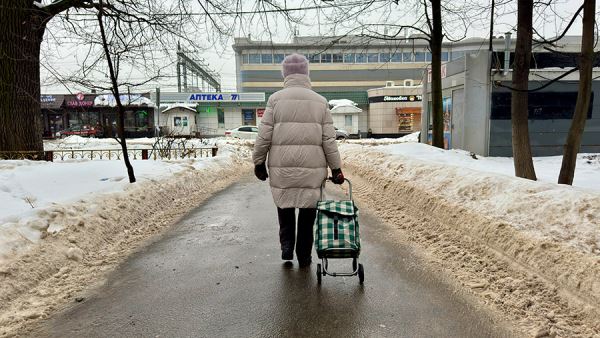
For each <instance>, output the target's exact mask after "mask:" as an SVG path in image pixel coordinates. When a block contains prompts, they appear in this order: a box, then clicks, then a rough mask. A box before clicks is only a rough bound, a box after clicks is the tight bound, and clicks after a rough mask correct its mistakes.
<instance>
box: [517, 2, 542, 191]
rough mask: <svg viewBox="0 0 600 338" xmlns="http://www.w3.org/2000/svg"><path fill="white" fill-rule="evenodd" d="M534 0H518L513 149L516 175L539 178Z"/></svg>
mask: <svg viewBox="0 0 600 338" xmlns="http://www.w3.org/2000/svg"><path fill="white" fill-rule="evenodd" d="M532 16H533V1H532V0H518V18H517V45H516V48H515V62H514V66H513V74H512V87H513V91H512V102H511V116H512V148H513V158H514V165H515V175H516V176H518V177H523V178H528V179H530V180H536V176H535V169H534V167H533V159H532V156H531V145H530V142H529V124H528V123H529V116H528V115H529V114H528V105H529V99H528V92H527V90H528V89H529V62H530V60H531V39H532V32H533V29H532V22H531V21H532Z"/></svg>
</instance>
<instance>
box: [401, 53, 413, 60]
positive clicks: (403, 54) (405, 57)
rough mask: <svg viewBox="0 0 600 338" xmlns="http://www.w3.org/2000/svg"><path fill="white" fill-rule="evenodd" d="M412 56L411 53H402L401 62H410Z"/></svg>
mask: <svg viewBox="0 0 600 338" xmlns="http://www.w3.org/2000/svg"><path fill="white" fill-rule="evenodd" d="M412 61H413V54H412V53H410V52H409V53H402V62H412Z"/></svg>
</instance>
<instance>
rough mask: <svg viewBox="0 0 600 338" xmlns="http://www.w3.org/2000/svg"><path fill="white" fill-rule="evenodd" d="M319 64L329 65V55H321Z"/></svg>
mask: <svg viewBox="0 0 600 338" xmlns="http://www.w3.org/2000/svg"><path fill="white" fill-rule="evenodd" d="M321 63H331V54H321Z"/></svg>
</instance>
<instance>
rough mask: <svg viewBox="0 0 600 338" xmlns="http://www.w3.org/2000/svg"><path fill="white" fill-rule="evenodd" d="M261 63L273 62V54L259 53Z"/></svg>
mask: <svg viewBox="0 0 600 338" xmlns="http://www.w3.org/2000/svg"><path fill="white" fill-rule="evenodd" d="M260 59H261V62H262V63H273V54H261V57H260Z"/></svg>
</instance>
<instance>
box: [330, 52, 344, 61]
mask: <svg viewBox="0 0 600 338" xmlns="http://www.w3.org/2000/svg"><path fill="white" fill-rule="evenodd" d="M331 58H332V60H333V63H342V62H343V61H344V57H343V55H342V54H332V55H331Z"/></svg>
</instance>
